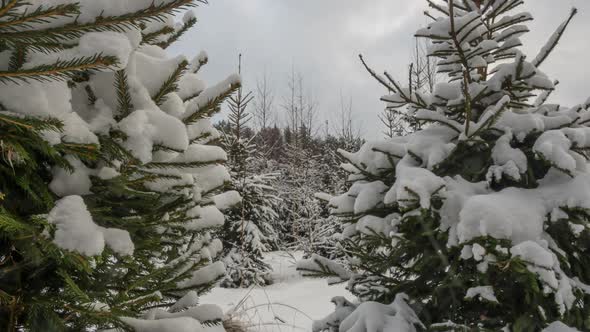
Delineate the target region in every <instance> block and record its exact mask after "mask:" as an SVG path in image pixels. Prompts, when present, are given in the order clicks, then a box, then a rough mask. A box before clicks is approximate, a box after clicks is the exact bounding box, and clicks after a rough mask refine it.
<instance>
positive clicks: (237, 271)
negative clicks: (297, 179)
mask: <svg viewBox="0 0 590 332" xmlns="http://www.w3.org/2000/svg"><path fill="white" fill-rule="evenodd" d="M239 71H240V72H241V55H240V70H239ZM252 99H253V96H252V94H251V93H250V92H247V93H246V92H244V91H243V89H242V88H240V89H238V92H237V93H236V94H235V95H234V96H231V97H230V98H229V100H228V108H229V117H228V122H227V124H226V125H225V130H224V133H223V138H222V141H221V142H222V145H223V147H224V148H225V149H226V150H227V152H228V163H227V166H228V167H229V169H230V172H231V175H232V183H231V187H232V189H233V190H235V191H237V192H238V193H239V194H240V196H241V197H242V201H241V204H240V205H238V206H236V207H234V208H231V209H229V210H228V211H227V218H226V221H225V226H224V228H223V231H222V239H223V242H224V248H225V250H224V254H225V258H224V262H225V264H226V266H227V276H226V277H225V278H224V279H223V280H222V282H221V286H223V287H232V288H233V287H250V286H252V285H266V284H270V283H271V279H270V271H271V268H270V266H269V265H268V264H266V263H265V262H264V260H263V253H264V252H268V251H271V250H276V249H277V248H278V235H277V233H276V231H275V229H274V227H273V225H274V224H275V223H276V221H277V219H278V214H277V212H276V210H277V208H278V205H279V203H280V199H279V198H278V196H277V194H276V191H275V189H274V188H273V186H272V184H273V182H274V181H275V178H276V176H275V175H274V174H270V173H267V174H265V173H264V171H265V169H266V167H265V165H264V162H265V158H264V156H263V155H262V154H261V153H260V149H259V148H258V147H257V146H256V145H255V144H254V143H253V142H254V140H255V137H254V136H253V134H252V130H251V129H250V127H249V122H250V120H251V119H252V116H251V114H250V113H249V112H248V109H247V108H248V105H249V103H250V102H251V101H252Z"/></svg>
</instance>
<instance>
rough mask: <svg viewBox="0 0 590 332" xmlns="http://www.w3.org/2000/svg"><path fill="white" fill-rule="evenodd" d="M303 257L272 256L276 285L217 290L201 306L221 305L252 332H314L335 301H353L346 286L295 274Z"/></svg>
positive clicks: (208, 295) (300, 255)
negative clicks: (336, 298) (342, 298)
mask: <svg viewBox="0 0 590 332" xmlns="http://www.w3.org/2000/svg"><path fill="white" fill-rule="evenodd" d="M302 256H303V253H302V252H294V253H289V252H284V251H280V252H272V253H268V254H266V255H265V261H266V262H267V263H269V264H270V265H271V266H272V268H273V273H272V276H273V280H274V284H272V285H270V286H267V287H252V288H248V289H227V288H215V289H213V291H211V292H210V293H209V294H207V295H205V296H204V297H203V298H202V299H201V300H202V301H201V302H202V303H211V304H217V305H219V306H220V307H221V308H223V310H224V312H225V313H226V314H227V315H229V316H231V317H232V318H234V319H235V320H238V321H241V322H242V323H243V324H244V325H245V326H246V327H247V328H248V331H260V332H291V331H311V324H312V320H317V319H321V318H324V317H325V316H327V315H329V314H330V313H332V312H333V311H334V305H333V304H332V303H331V302H330V300H331V299H332V297H334V296H345V297H346V298H347V299H349V300H352V299H353V297H352V295H351V294H350V293H349V292H348V291H347V290H346V289H345V288H344V287H345V284H341V285H335V286H328V284H327V282H326V280H324V279H313V278H305V277H302V276H301V275H300V274H299V272H297V271H296V270H295V262H296V261H298V260H300V259H301V258H302Z"/></svg>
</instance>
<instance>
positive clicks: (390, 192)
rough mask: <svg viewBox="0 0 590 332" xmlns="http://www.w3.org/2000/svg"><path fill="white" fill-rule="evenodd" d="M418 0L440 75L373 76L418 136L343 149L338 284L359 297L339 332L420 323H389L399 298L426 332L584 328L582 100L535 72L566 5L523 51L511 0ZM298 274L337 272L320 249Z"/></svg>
mask: <svg viewBox="0 0 590 332" xmlns="http://www.w3.org/2000/svg"><path fill="white" fill-rule="evenodd" d="M428 3H429V5H430V6H431V7H432V8H433V9H434V10H435V11H436V13H437V16H441V17H439V18H435V17H434V16H432V15H430V14H428V16H430V17H431V18H433V19H434V22H432V23H431V24H430V25H429V26H428V28H426V29H421V30H420V31H418V33H417V35H418V36H420V37H424V38H429V39H431V40H432V41H433V45H432V47H431V48H430V50H429V54H430V55H431V56H434V57H437V58H439V60H440V61H439V63H438V71H439V72H442V73H447V74H448V82H446V83H439V84H438V85H437V86H436V88H435V91H434V93H433V94H429V93H422V92H418V91H411V90H410V89H408V88H404V87H402V85H401V84H400V83H399V82H398V81H396V80H395V79H394V78H393V77H392V76H391V75H389V74H388V73H385V74H384V76H381V75H377V74H376V73H375V72H373V71H370V72H371V74H372V75H373V76H374V77H375V78H376V79H377V80H378V81H379V82H381V83H382V84H383V85H384V86H385V87H386V88H387V89H388V90H390V91H392V93H391V94H390V95H388V96H385V97H383V100H384V101H386V102H388V103H389V105H390V106H395V107H406V108H408V110H409V111H410V112H411V114H413V116H414V117H415V119H416V120H417V121H420V122H422V123H423V125H424V126H423V129H421V130H419V131H417V132H416V133H413V134H410V135H407V136H405V137H395V138H392V139H387V140H382V141H376V142H370V143H367V144H365V145H364V146H363V147H362V148H361V149H360V151H358V152H357V153H347V152H342V154H343V156H345V157H346V159H348V161H349V163H348V165H346V169H348V170H349V171H350V173H351V175H350V180H351V181H353V182H354V183H353V184H352V186H351V187H350V189H349V190H348V192H347V193H346V194H344V195H341V196H338V197H335V198H333V199H332V200H331V205H332V206H333V213H334V214H335V215H337V216H340V217H341V218H343V220H344V221H345V222H346V224H347V226H346V230H345V232H344V236H345V237H346V240H345V241H344V242H343V246H344V247H345V251H346V253H347V254H348V255H349V263H350V264H349V268H350V269H351V270H352V271H353V274H352V276H351V277H350V281H349V288H350V290H351V291H352V292H353V293H354V294H356V295H358V296H359V297H360V299H361V300H363V301H364V302H363V303H362V304H361V305H360V306H359V308H358V309H357V311H355V313H354V314H352V315H350V316H348V318H345V317H344V316H342V317H340V319H337V320H336V321H338V324H340V322H342V324H340V331H349V328H351V329H350V331H382V330H388V329H387V328H389V330H392V331H393V330H395V331H415V330H416V329H417V328H420V326H421V325H420V324H414V327H410V326H411V325H412V324H407V328H406V329H400V328H398V329H392V326H394V325H388V324H389V323H388V322H391V320H393V319H394V318H395V317H399V311H398V312H397V313H396V311H395V310H394V308H393V307H395V302H396V301H394V299H396V298H398V297H399V296H404V297H406V296H407V299H408V301H409V303H411V304H412V306H413V308H414V310H415V312H416V313H417V315H418V317H419V319H420V320H421V322H422V323H423V324H424V326H426V327H427V328H428V329H429V330H432V331H435V330H442V331H449V330H451V331H499V330H507V331H541V330H543V329H545V328H547V331H555V330H559V331H566V329H565V327H564V326H565V325H569V326H572V327H574V328H577V329H581V330H584V331H587V330H589V329H590V320H589V317H590V312H589V308H590V307H589V305H590V295H589V294H590V287H589V286H588V284H590V261H589V259H588V244H589V243H590V242H589V241H590V229H589V228H588V226H589V225H588V221H589V218H590V215H589V213H588V211H589V210H588V209H589V208H590V191H589V190H588V188H589V186H590V174H589V169H588V166H587V165H588V164H587V161H588V157H589V156H588V154H587V149H588V148H589V147H590V128H588V123H590V112H588V110H589V108H590V100H588V101H586V102H585V103H582V104H579V105H576V106H573V107H570V108H566V107H563V106H560V105H554V104H550V103H548V102H547V100H548V97H549V95H550V94H551V92H552V91H553V90H554V89H555V83H554V82H553V81H551V80H549V78H548V77H547V76H546V75H545V74H543V73H542V72H541V70H540V69H539V68H541V67H542V65H543V63H544V61H545V60H546V59H547V57H548V56H549V55H550V53H551V51H553V50H554V48H555V46H556V45H557V43H558V42H559V40H560V38H561V37H562V36H563V33H564V30H565V29H566V27H567V26H568V23H569V22H570V21H571V19H572V18H573V16H574V15H575V13H576V10H572V12H571V15H570V17H568V19H567V20H566V21H565V22H564V23H563V24H562V25H561V26H559V28H558V29H557V31H556V33H555V34H554V35H553V36H551V37H550V38H549V41H548V43H547V44H546V45H544V46H543V47H542V48H541V50H540V52H539V54H538V55H537V56H535V57H531V58H527V57H525V55H524V54H523V53H522V52H521V51H520V49H519V47H520V46H521V42H520V39H519V37H520V36H522V35H523V34H525V33H527V32H528V29H527V27H526V25H523V23H524V22H527V21H530V20H531V19H532V18H531V15H530V14H528V13H522V12H518V11H517V10H518V9H519V8H520V7H521V5H522V4H523V1H517V0H481V1H458V0H457V1H453V0H450V1H448V2H443V1H428ZM300 268H301V269H302V270H305V271H307V273H311V274H316V275H321V274H325V275H330V274H332V273H331V272H333V271H332V270H334V267H333V266H332V264H330V263H329V262H328V261H325V260H323V259H322V258H320V257H314V259H312V260H310V261H307V262H304V263H302V264H301V266H300ZM336 271H338V270H336ZM336 271H334V272H336ZM339 272H340V273H339V274H340V277H341V278H342V279H348V276H347V273H345V272H346V271H342V270H340V271H339ZM398 300H399V298H398ZM371 301H376V302H379V303H382V304H380V305H377V304H376V302H371ZM392 302H393V303H394V304H392V305H388V304H389V303H392ZM372 306H377V307H378V308H380V309H379V310H381V311H380V313H379V316H380V317H381V318H380V319H378V318H376V317H373V318H374V319H370V317H371V316H370V315H369V313H368V311H367V308H369V307H372ZM362 307H364V308H362ZM374 309H375V308H374ZM375 310H376V309H375ZM375 310H373V311H375ZM410 318H411V319H410V322H412V321H413V318H412V317H410ZM406 321H408V320H406ZM355 323H356V326H355V327H354V328H353V324H355ZM371 324H372V325H371ZM548 326H550V327H551V328H548ZM316 327H317V330H322V329H329V326H327V325H323V326H316ZM560 328H564V329H563V330H561V329H560ZM389 330H388V331H389ZM567 331H570V330H567Z"/></svg>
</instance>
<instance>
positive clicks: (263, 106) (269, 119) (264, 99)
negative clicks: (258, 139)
mask: <svg viewBox="0 0 590 332" xmlns="http://www.w3.org/2000/svg"><path fill="white" fill-rule="evenodd" d="M274 101H275V95H274V91H273V90H272V87H271V85H270V82H269V78H268V73H267V72H266V71H265V72H264V74H263V76H262V77H261V78H259V79H258V80H257V81H256V99H255V100H254V112H253V113H254V116H255V117H256V124H257V125H258V127H259V128H260V129H266V128H267V127H269V126H272V125H273V124H274V122H275V120H276V119H275V112H274Z"/></svg>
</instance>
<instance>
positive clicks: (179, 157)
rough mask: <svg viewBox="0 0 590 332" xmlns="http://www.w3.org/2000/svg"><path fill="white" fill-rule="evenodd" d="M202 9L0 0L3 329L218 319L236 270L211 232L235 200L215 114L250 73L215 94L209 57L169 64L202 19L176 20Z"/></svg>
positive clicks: (180, 4)
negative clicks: (229, 275)
mask: <svg viewBox="0 0 590 332" xmlns="http://www.w3.org/2000/svg"><path fill="white" fill-rule="evenodd" d="M196 2H204V1H196ZM193 5H195V2H194V1H191V0H160V1H152V0H127V1H120V0H117V1H115V0H113V1H94V0H87V1H81V2H76V3H73V2H71V1H49V2H48V1H22V0H10V1H2V3H1V4H0V52H1V53H0V54H2V57H0V64H1V66H2V68H1V69H0V85H1V86H0V107H1V109H0V126H1V127H2V129H1V131H0V139H1V144H0V151H1V153H2V159H1V160H0V165H1V166H0V169H1V170H2V176H1V177H0V181H1V184H2V187H1V189H0V190H1V191H2V194H1V198H2V199H1V204H2V205H1V208H0V216H1V218H0V230H1V231H2V239H1V240H0V243H1V245H0V248H1V250H2V253H1V254H0V326H1V327H0V329H2V330H7V331H17V330H19V331H20V330H22V329H27V330H31V331H61V330H74V331H84V330H89V329H92V330H96V329H97V328H98V329H101V328H103V329H104V328H115V327H120V328H127V329H128V328H132V329H134V330H135V331H154V330H158V331H195V330H201V329H202V328H204V326H205V325H203V324H213V323H215V322H217V321H219V320H220V319H221V318H222V314H221V310H219V309H218V308H214V307H209V306H206V305H203V306H196V305H197V302H198V295H197V293H198V292H202V291H205V290H207V289H209V288H211V287H212V286H213V285H214V283H215V281H216V280H217V279H219V278H220V277H222V276H223V275H224V273H225V269H224V265H223V263H221V262H219V261H217V262H216V261H215V258H216V257H217V256H218V254H219V253H220V252H221V246H222V245H221V241H220V240H218V239H214V238H213V237H212V236H211V234H210V232H209V231H210V230H212V229H215V228H216V227H220V226H222V225H223V222H224V215H223V214H222V212H221V211H220V210H222V209H225V208H227V207H229V206H231V205H232V204H235V203H237V201H238V198H239V196H238V195H237V194H236V193H232V192H229V193H223V192H222V190H221V189H222V188H224V186H225V183H226V182H227V181H229V179H230V178H229V173H228V172H227V171H226V169H225V168H224V166H222V165H220V163H222V162H224V161H225V160H226V154H225V152H224V151H223V150H222V149H221V148H219V147H216V146H213V145H211V144H210V143H212V141H213V140H215V139H217V138H219V133H218V132H217V131H216V130H215V129H214V128H213V127H212V125H211V122H210V120H209V117H210V116H211V115H212V114H214V113H215V112H217V111H218V110H219V105H220V104H221V102H223V100H224V99H225V98H226V97H227V96H229V95H230V94H232V93H233V92H234V91H235V90H236V89H237V88H238V87H239V85H240V80H239V77H238V76H237V75H233V76H230V77H229V78H228V79H227V80H224V81H223V82H221V83H219V84H217V85H215V86H212V87H210V88H207V87H206V86H205V84H204V83H203V82H202V81H201V80H199V78H198V76H197V72H198V70H199V68H200V67H201V66H202V65H204V64H205V63H206V62H207V57H206V55H205V54H204V53H203V54H201V55H199V56H198V57H196V58H195V59H194V60H193V61H188V60H187V59H186V58H185V57H183V56H179V57H170V56H168V55H167V53H166V51H165V50H164V49H165V48H166V47H168V46H169V45H170V44H171V43H172V42H174V41H175V40H177V39H178V38H179V37H180V36H181V35H182V33H183V32H185V31H186V30H187V29H188V28H190V27H191V26H193V25H194V24H195V22H196V19H195V17H194V15H193V14H192V12H187V14H186V15H185V16H184V21H183V23H175V22H174V19H173V18H174V16H173V15H174V14H175V13H176V12H177V11H178V10H180V9H185V8H187V7H189V6H193ZM153 308H168V310H163V309H153ZM187 308H188V310H185V309H187ZM150 309H153V310H150ZM148 310H149V312H148Z"/></svg>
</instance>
